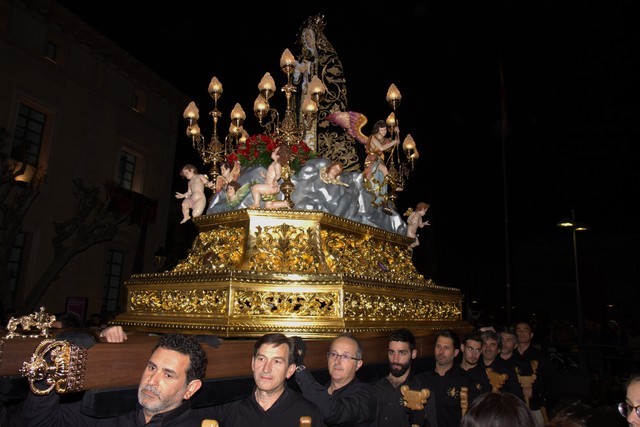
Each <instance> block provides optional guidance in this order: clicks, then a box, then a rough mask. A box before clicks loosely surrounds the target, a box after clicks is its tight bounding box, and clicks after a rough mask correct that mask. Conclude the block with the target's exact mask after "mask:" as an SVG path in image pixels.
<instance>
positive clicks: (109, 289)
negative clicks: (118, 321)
mask: <svg viewBox="0 0 640 427" xmlns="http://www.w3.org/2000/svg"><path fill="white" fill-rule="evenodd" d="M123 265H124V252H122V251H116V250H112V249H110V250H109V252H108V254H107V275H106V277H105V284H104V295H103V297H102V305H103V306H104V307H106V310H107V312H108V313H116V312H117V311H118V310H119V309H120V304H119V297H120V284H121V282H122V274H123V272H122V270H123Z"/></svg>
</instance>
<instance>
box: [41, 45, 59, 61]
mask: <svg viewBox="0 0 640 427" xmlns="http://www.w3.org/2000/svg"><path fill="white" fill-rule="evenodd" d="M44 57H45V58H47V59H48V60H50V61H51V62H57V61H56V59H57V57H58V45H57V44H55V43H54V42H52V41H47V47H46V48H45V51H44Z"/></svg>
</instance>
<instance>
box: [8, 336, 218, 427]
mask: <svg viewBox="0 0 640 427" xmlns="http://www.w3.org/2000/svg"><path fill="white" fill-rule="evenodd" d="M206 369H207V354H206V353H205V352H204V350H202V348H201V347H200V344H199V343H198V342H197V341H196V340H195V339H193V338H191V337H187V336H185V335H181V334H169V335H163V336H162V337H160V340H159V341H158V344H156V346H155V347H154V348H153V351H152V353H151V357H150V358H149V361H148V362H147V365H146V367H145V369H144V371H143V373H142V378H140V384H139V386H138V405H137V408H136V409H133V408H132V409H131V410H129V411H123V412H124V413H123V414H122V415H118V416H115V417H109V418H94V417H91V416H89V415H85V414H84V413H83V412H82V410H81V406H82V401H78V402H73V403H62V404H61V403H60V394H58V393H56V392H49V393H48V394H44V395H36V394H34V393H30V394H29V396H28V397H27V400H26V401H25V403H24V406H23V408H22V423H21V425H22V426H38V427H45V426H61V425H69V426H87V427H88V426H91V427H111V426H132V427H136V426H140V427H142V426H147V425H158V426H160V425H162V426H166V427H171V426H175V427H182V426H194V425H200V422H201V418H199V417H198V415H197V414H196V412H195V410H193V409H191V404H190V401H189V399H190V398H191V397H192V396H193V395H194V393H196V392H197V391H198V390H199V389H200V387H201V386H202V378H204V375H205V372H206Z"/></svg>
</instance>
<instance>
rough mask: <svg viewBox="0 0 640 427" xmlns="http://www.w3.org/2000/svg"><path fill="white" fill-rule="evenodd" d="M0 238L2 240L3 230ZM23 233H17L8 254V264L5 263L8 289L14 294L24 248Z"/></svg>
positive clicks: (0, 232)
mask: <svg viewBox="0 0 640 427" xmlns="http://www.w3.org/2000/svg"><path fill="white" fill-rule="evenodd" d="M0 238H2V239H4V230H3V229H0ZM25 241H26V236H25V233H24V232H22V231H19V232H18V234H17V235H16V239H15V241H14V242H13V246H12V247H11V252H10V253H9V262H8V263H7V271H8V272H9V288H10V289H11V292H15V290H16V287H17V285H18V281H19V280H20V270H21V267H22V257H23V253H24V248H25Z"/></svg>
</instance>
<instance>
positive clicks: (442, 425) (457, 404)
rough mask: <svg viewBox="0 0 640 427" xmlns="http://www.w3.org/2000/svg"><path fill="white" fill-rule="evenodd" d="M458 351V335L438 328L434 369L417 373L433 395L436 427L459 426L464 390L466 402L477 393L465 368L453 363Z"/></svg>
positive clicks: (449, 330)
mask: <svg viewBox="0 0 640 427" xmlns="http://www.w3.org/2000/svg"><path fill="white" fill-rule="evenodd" d="M459 352H460V338H458V334H456V333H455V331H452V330H451V329H444V330H441V331H440V332H439V333H438V334H437V336H436V342H435V347H434V355H435V359H436V366H435V369H433V370H431V371H428V372H425V373H423V374H420V375H418V377H419V378H420V380H421V382H422V384H424V385H425V386H426V387H427V388H428V389H429V390H431V395H432V396H435V398H436V402H435V403H436V414H437V420H438V427H454V426H456V427H457V426H459V425H460V420H461V419H462V405H461V399H462V398H463V396H464V394H465V392H464V390H465V389H466V393H467V399H468V403H471V402H472V401H473V399H474V398H475V396H476V394H477V393H476V391H475V387H474V384H473V381H472V380H471V378H470V377H469V376H468V375H467V373H466V372H465V370H464V369H462V368H460V365H458V364H457V363H456V362H455V359H456V357H457V356H458V353H459Z"/></svg>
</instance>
